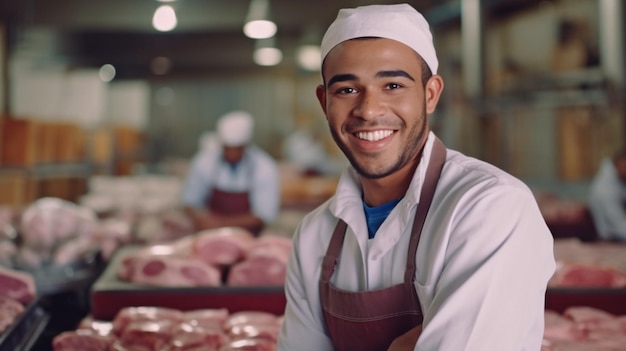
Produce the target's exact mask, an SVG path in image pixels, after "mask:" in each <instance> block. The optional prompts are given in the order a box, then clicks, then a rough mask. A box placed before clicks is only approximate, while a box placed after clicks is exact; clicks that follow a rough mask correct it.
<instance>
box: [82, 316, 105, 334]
mask: <svg viewBox="0 0 626 351" xmlns="http://www.w3.org/2000/svg"><path fill="white" fill-rule="evenodd" d="M77 329H87V330H93V331H94V332H96V333H98V334H100V335H102V336H108V335H112V334H113V322H111V321H101V320H96V319H93V317H92V316H90V315H89V316H87V317H85V318H83V319H82V320H81V321H80V323H79V324H78V328H77Z"/></svg>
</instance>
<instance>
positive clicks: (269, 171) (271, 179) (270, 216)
mask: <svg viewBox="0 0 626 351" xmlns="http://www.w3.org/2000/svg"><path fill="white" fill-rule="evenodd" d="M267 157H268V158H269V156H267ZM268 158H263V157H259V158H258V159H257V160H255V164H256V165H257V166H256V167H255V174H254V186H253V187H252V196H251V204H250V206H251V209H252V212H253V213H254V214H255V215H256V216H258V217H259V218H261V219H262V220H263V222H265V223H266V224H268V223H271V222H273V221H274V220H276V217H277V216H278V210H279V208H280V174H279V172H278V166H277V165H276V163H275V162H274V160H272V159H268Z"/></svg>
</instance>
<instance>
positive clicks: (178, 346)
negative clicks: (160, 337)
mask: <svg viewBox="0 0 626 351" xmlns="http://www.w3.org/2000/svg"><path fill="white" fill-rule="evenodd" d="M226 342H228V337H227V335H226V333H224V331H223V330H222V329H221V328H220V327H217V326H216V327H213V328H204V327H198V326H194V325H191V324H188V323H181V324H180V325H178V327H176V329H175V330H174V331H173V333H172V339H171V340H170V342H169V344H168V345H167V346H166V347H164V348H162V349H161V351H190V350H217V349H219V348H220V347H221V346H222V345H224V344H226Z"/></svg>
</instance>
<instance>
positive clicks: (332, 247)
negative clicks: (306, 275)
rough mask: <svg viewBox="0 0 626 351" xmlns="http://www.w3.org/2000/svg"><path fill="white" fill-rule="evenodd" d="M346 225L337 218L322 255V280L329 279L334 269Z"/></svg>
mask: <svg viewBox="0 0 626 351" xmlns="http://www.w3.org/2000/svg"><path fill="white" fill-rule="evenodd" d="M347 227H348V225H347V224H346V222H344V221H343V220H342V219H339V222H337V225H336V226H335V231H334V232H333V235H332V237H331V239H330V242H329V243H328V250H327V251H326V256H324V262H323V263H322V275H321V280H322V281H330V277H331V276H332V275H333V272H334V271H335V267H336V266H337V262H338V261H339V253H340V252H341V248H342V246H343V239H344V238H345V236H346V228H347Z"/></svg>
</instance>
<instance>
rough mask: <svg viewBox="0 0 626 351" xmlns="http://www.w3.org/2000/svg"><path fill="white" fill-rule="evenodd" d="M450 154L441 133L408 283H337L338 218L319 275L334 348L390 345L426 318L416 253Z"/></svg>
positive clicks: (418, 216) (362, 350) (419, 212)
mask: <svg viewBox="0 0 626 351" xmlns="http://www.w3.org/2000/svg"><path fill="white" fill-rule="evenodd" d="M445 159H446V148H445V146H444V145H443V144H442V143H441V141H440V140H439V139H435V143H434V145H433V153H432V156H431V160H430V163H429V164H428V168H427V170H426V177H425V180H424V184H423V185H422V190H421V195H420V200H419V203H418V205H417V209H416V210H415V219H414V221H413V228H412V230H411V239H410V242H409V247H408V257H407V263H406V271H405V274H404V282H403V283H401V284H397V285H393V286H391V287H388V288H384V289H378V290H372V291H362V292H351V291H345V290H341V289H337V288H335V287H333V286H332V284H331V283H330V277H331V276H332V274H333V272H334V270H335V266H336V264H337V261H338V257H339V254H340V253H341V248H342V246H343V239H344V237H345V232H346V227H347V225H346V223H345V222H344V221H342V220H339V222H338V223H337V226H336V227H335V231H334V233H333V236H332V238H331V240H330V243H329V244H328V251H327V252H326V256H325V257H324V262H323V265H322V273H321V277H320V300H321V304H322V309H323V312H324V320H325V321H326V327H327V329H328V333H329V334H330V338H331V339H332V342H333V345H334V347H335V350H337V351H354V350H359V351H385V350H387V348H388V347H389V345H390V344H391V343H392V342H393V340H394V339H395V338H397V337H398V336H400V335H402V334H404V333H406V332H408V331H409V330H410V329H413V328H415V327H417V326H419V325H421V324H422V320H423V316H422V310H421V307H420V302H419V298H418V296H417V293H416V291H415V286H414V280H415V255H416V253H417V245H418V243H419V238H420V234H421V232H422V227H423V226H424V220H425V219H426V214H427V213H428V209H429V208H430V204H431V202H432V198H433V194H434V192H435V187H436V186H437V181H438V180H439V175H440V174H441V169H442V168H443V164H444V162H445ZM416 342H417V340H416Z"/></svg>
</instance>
